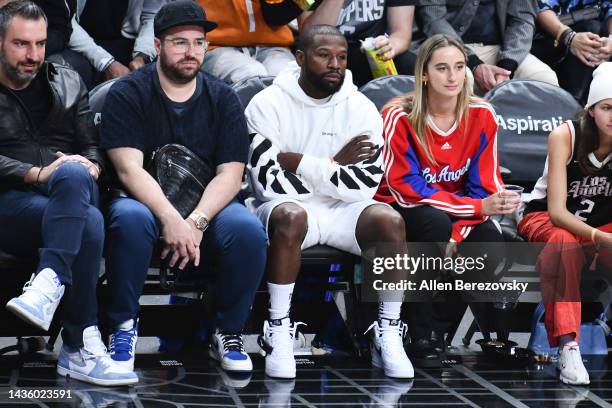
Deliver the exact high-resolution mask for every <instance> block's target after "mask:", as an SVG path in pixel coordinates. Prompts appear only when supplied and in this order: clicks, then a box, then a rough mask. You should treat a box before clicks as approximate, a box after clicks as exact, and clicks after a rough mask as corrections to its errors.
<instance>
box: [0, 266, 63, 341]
mask: <svg viewBox="0 0 612 408" xmlns="http://www.w3.org/2000/svg"><path fill="white" fill-rule="evenodd" d="M64 290H65V286H64V285H62V283H61V282H60V280H59V277H58V276H57V274H56V273H55V272H54V271H53V270H52V269H50V268H45V269H43V270H42V271H40V272H39V273H38V274H37V275H35V274H32V278H31V279H30V280H29V281H28V282H26V284H25V285H24V286H23V293H22V294H21V296H19V297H15V298H13V299H11V300H9V302H8V303H7V304H6V308H7V309H8V310H10V311H11V312H13V313H15V314H16V315H17V316H18V317H19V318H20V319H22V320H25V321H26V322H28V323H30V324H33V325H34V326H36V327H40V328H41V329H43V330H45V331H46V330H49V326H50V325H51V321H52V320H53V315H54V314H55V310H57V306H58V305H59V303H60V300H62V296H64Z"/></svg>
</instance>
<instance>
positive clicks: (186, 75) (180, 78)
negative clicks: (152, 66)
mask: <svg viewBox="0 0 612 408" xmlns="http://www.w3.org/2000/svg"><path fill="white" fill-rule="evenodd" d="M186 61H194V62H195V63H196V65H197V66H196V68H195V69H193V71H192V70H188V69H184V68H180V67H179V64H181V63H182V62H186ZM202 64H203V61H202V62H200V61H198V60H197V59H195V58H188V57H186V58H183V59H181V60H179V61H177V62H176V63H175V64H171V63H169V62H168V60H167V59H166V58H164V56H163V55H162V54H160V56H159V65H160V67H161V69H162V71H163V72H164V74H165V75H166V76H167V77H168V78H169V79H170V80H172V81H173V82H176V83H178V84H186V83H188V82H190V81H191V80H192V79H193V78H195V77H196V76H197V75H198V72H200V68H201V67H202Z"/></svg>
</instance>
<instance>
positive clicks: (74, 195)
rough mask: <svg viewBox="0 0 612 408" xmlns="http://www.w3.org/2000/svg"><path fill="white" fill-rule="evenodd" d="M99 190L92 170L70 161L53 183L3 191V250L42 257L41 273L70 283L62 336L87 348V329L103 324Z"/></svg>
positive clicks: (0, 231)
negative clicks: (45, 271) (100, 310)
mask: <svg viewBox="0 0 612 408" xmlns="http://www.w3.org/2000/svg"><path fill="white" fill-rule="evenodd" d="M98 198H99V193H98V186H97V185H96V183H95V182H94V180H93V179H92V178H91V176H90V175H89V173H88V172H87V169H86V168H85V167H84V166H83V165H81V164H78V163H65V164H63V165H62V166H60V167H59V168H58V169H57V170H56V171H55V172H54V173H53V175H52V176H51V178H50V179H49V181H48V183H47V184H43V185H39V186H35V187H33V189H31V190H8V191H1V192H0V225H2V227H1V228H0V247H2V250H4V251H5V252H8V253H10V254H12V255H15V256H17V257H29V258H32V257H36V253H37V252H38V257H39V262H38V267H37V270H36V272H37V273H38V272H39V271H41V270H42V269H44V268H51V269H53V271H55V273H56V274H57V275H58V276H59V279H60V281H61V282H62V283H63V284H65V285H66V289H67V290H66V293H65V294H64V297H63V315H62V326H63V328H64V330H63V332H62V338H63V340H64V343H66V344H67V345H68V346H71V347H82V345H83V330H84V329H85V328H86V327H89V326H91V325H94V324H96V322H97V313H98V311H97V302H96V286H97V283H98V276H99V272H100V261H101V259H102V249H103V247H104V219H103V217H102V214H101V213H100V211H99V210H98V208H97V203H98Z"/></svg>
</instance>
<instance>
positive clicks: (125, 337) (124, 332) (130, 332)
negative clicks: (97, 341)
mask: <svg viewBox="0 0 612 408" xmlns="http://www.w3.org/2000/svg"><path fill="white" fill-rule="evenodd" d="M136 341H138V319H136V320H134V319H130V320H126V321H125V322H123V323H122V324H121V325H119V327H118V328H117V330H115V332H114V333H112V334H111V335H110V338H109V340H108V347H109V348H110V356H111V358H112V359H113V360H115V363H117V364H118V365H120V366H122V367H124V368H126V369H128V370H129V371H134V358H135V355H136Z"/></svg>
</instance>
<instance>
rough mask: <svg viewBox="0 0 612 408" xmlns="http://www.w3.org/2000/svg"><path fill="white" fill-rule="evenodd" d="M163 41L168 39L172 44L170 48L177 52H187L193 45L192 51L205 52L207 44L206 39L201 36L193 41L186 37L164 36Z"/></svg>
mask: <svg viewBox="0 0 612 408" xmlns="http://www.w3.org/2000/svg"><path fill="white" fill-rule="evenodd" d="M164 41H169V42H170V43H171V44H172V48H174V49H175V50H176V51H178V52H187V51H189V49H190V48H191V47H193V50H194V52H196V53H199V54H201V53H204V52H206V50H207V49H208V44H209V43H208V41H206V40H205V39H203V38H198V39H196V40H194V41H193V43H192V42H190V41H189V40H187V39H186V38H164Z"/></svg>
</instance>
